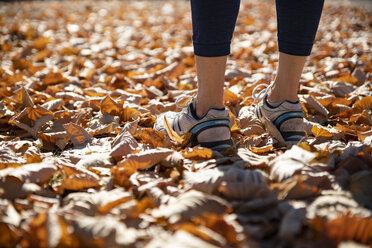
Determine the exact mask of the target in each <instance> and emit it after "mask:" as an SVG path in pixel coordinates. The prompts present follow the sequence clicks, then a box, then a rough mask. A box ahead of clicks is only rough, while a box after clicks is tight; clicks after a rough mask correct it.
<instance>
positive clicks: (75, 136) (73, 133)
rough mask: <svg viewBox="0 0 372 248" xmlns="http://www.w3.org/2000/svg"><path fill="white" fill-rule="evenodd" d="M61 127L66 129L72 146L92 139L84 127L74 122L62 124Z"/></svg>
mask: <svg viewBox="0 0 372 248" xmlns="http://www.w3.org/2000/svg"><path fill="white" fill-rule="evenodd" d="M63 127H64V128H65V129H66V131H67V134H68V135H69V137H70V139H71V141H72V143H73V144H74V146H78V145H83V144H86V143H88V142H89V141H91V140H92V139H93V137H92V136H90V134H89V133H88V132H87V131H86V130H85V129H84V128H82V127H81V126H79V125H77V124H75V123H69V124H64V125H63Z"/></svg>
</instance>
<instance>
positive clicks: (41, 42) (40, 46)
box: [32, 37, 50, 51]
mask: <svg viewBox="0 0 372 248" xmlns="http://www.w3.org/2000/svg"><path fill="white" fill-rule="evenodd" d="M49 42H50V38H49V37H40V38H38V39H36V40H34V42H33V43H32V47H33V48H35V49H37V50H39V51H40V50H44V49H45V48H46V46H47V45H48V43H49Z"/></svg>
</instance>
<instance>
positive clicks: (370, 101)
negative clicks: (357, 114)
mask: <svg viewBox="0 0 372 248" xmlns="http://www.w3.org/2000/svg"><path fill="white" fill-rule="evenodd" d="M371 106H372V96H365V97H363V98H362V99H360V100H358V101H356V102H355V103H354V105H353V107H354V108H358V109H368V108H371Z"/></svg>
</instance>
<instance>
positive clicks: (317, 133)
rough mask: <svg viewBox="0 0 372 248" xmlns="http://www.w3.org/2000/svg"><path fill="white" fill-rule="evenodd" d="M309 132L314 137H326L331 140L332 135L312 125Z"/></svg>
mask: <svg viewBox="0 0 372 248" xmlns="http://www.w3.org/2000/svg"><path fill="white" fill-rule="evenodd" d="M311 132H312V133H313V134H314V135H315V137H319V136H322V137H327V138H332V137H333V134H331V133H330V132H329V131H328V130H327V129H325V128H323V127H321V126H318V125H314V126H313V128H312V129H311Z"/></svg>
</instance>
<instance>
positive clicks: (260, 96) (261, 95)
mask: <svg viewBox="0 0 372 248" xmlns="http://www.w3.org/2000/svg"><path fill="white" fill-rule="evenodd" d="M261 88H263V89H261ZM259 89H261V90H260V91H259V92H258V94H256V91H258V90H259ZM269 89H270V85H268V84H259V85H257V86H256V87H254V89H253V91H252V97H253V100H254V101H253V103H257V102H259V101H261V100H262V99H263V98H264V97H265V95H266V93H267V92H268V91H269Z"/></svg>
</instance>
